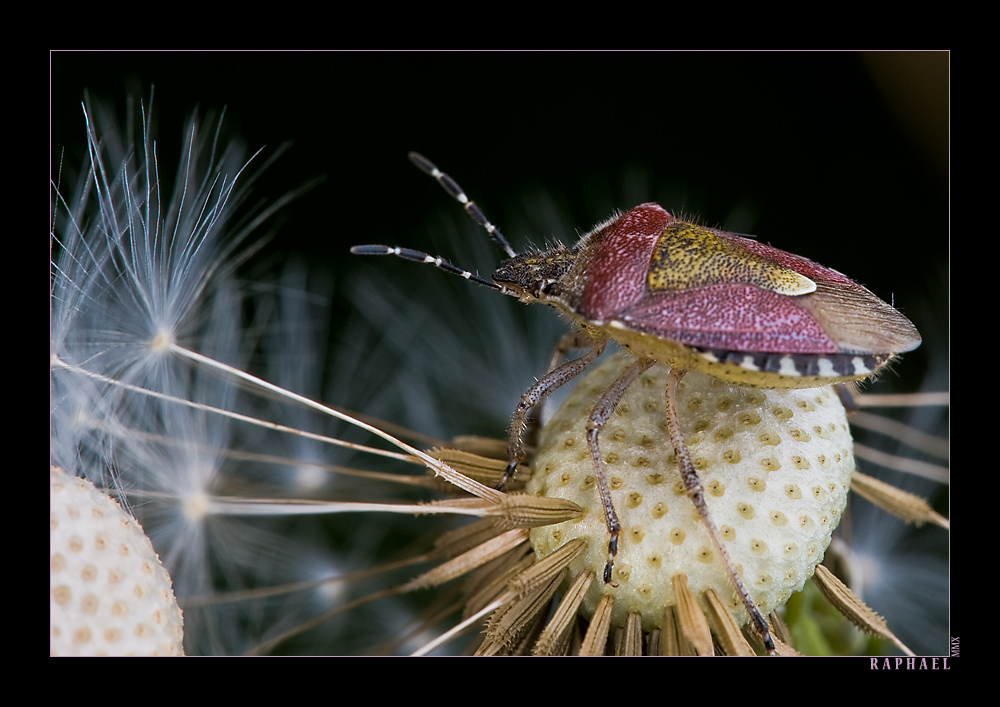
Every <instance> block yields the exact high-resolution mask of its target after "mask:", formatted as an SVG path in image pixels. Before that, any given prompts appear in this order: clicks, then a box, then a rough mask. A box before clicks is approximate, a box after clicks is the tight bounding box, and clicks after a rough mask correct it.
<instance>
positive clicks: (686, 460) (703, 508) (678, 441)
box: [666, 368, 775, 653]
mask: <svg viewBox="0 0 1000 707" xmlns="http://www.w3.org/2000/svg"><path fill="white" fill-rule="evenodd" d="M685 372H686V371H683V370H680V369H677V368H672V369H670V373H669V374H668V375H667V390H666V398H667V430H668V431H669V433H670V442H671V444H672V445H673V447H674V453H675V454H676V455H677V465H678V466H679V467H680V472H681V478H682V479H683V481H684V490H685V492H686V493H687V496H688V498H690V499H691V502H692V503H693V504H694V507H695V508H696V509H697V511H698V515H700V516H701V520H702V522H703V523H704V524H705V527H706V528H707V529H708V535H709V537H711V538H712V544H713V545H715V549H716V550H718V551H719V555H721V557H722V563H723V565H724V566H725V568H726V573H727V574H728V575H729V579H730V581H732V583H733V585H734V586H735V587H736V594H737V595H738V596H739V598H740V601H742V602H743V606H744V607H745V608H746V610H747V614H748V615H749V616H750V621H751V623H752V624H753V626H754V629H755V630H756V632H757V634H758V635H759V636H760V639H761V641H762V642H763V643H764V647H765V648H766V649H767V650H768V652H769V653H774V650H775V649H774V641H773V640H772V639H771V632H770V630H769V629H768V626H767V621H766V620H765V619H764V617H763V616H761V613H760V611H759V610H758V609H757V607H756V606H755V605H754V603H753V600H752V599H751V598H750V594H749V593H748V592H747V589H746V586H745V585H744V584H743V580H742V579H741V578H740V576H739V574H738V573H737V572H736V568H735V567H734V566H733V561H732V560H731V559H730V558H729V553H728V552H727V551H726V548H725V546H724V545H723V544H722V536H721V535H720V534H719V529H718V528H717V527H716V526H715V521H713V520H712V516H711V515H710V514H709V512H708V505H707V504H706V503H705V489H704V487H703V486H702V485H701V479H699V478H698V473H697V472H696V471H695V468H694V464H693V463H692V461H691V453H690V451H688V448H687V443H686V442H685V441H684V435H683V433H682V432H681V421H680V417H679V416H678V410H677V384H678V383H679V382H680V380H681V378H683V377H684V374H685Z"/></svg>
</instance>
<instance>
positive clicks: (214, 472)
mask: <svg viewBox="0 0 1000 707" xmlns="http://www.w3.org/2000/svg"><path fill="white" fill-rule="evenodd" d="M151 104H152V101H150V105H140V106H137V105H136V103H135V102H132V103H130V106H129V120H128V121H127V123H126V125H125V127H124V130H123V129H122V127H120V126H119V125H118V124H117V122H116V121H115V118H114V117H113V116H112V114H111V113H110V112H108V111H106V110H104V109H102V108H100V107H95V106H94V105H92V104H91V103H90V102H89V100H85V102H84V106H83V116H84V119H85V123H86V139H87V144H88V158H89V159H88V163H87V164H86V165H85V166H84V167H83V168H82V169H81V177H80V179H79V181H78V183H77V184H76V185H75V188H74V190H73V191H71V192H70V191H65V190H64V189H63V187H62V185H60V184H59V183H58V181H54V182H53V184H52V193H53V196H52V199H53V221H52V231H51V238H50V243H51V248H52V255H51V272H50V308H51V309H50V347H51V351H50V353H51V357H52V368H51V376H50V412H51V417H50V425H51V430H50V462H51V463H52V464H55V465H58V466H60V467H62V468H63V469H65V470H66V471H67V473H70V474H76V475H79V476H85V477H87V478H89V479H90V480H91V481H93V482H94V483H95V484H97V485H98V486H99V487H104V488H107V489H113V490H114V491H115V492H116V494H117V496H118V497H119V499H120V500H121V501H122V503H123V505H126V506H127V507H129V508H130V510H131V511H132V512H133V514H134V515H135V516H136V517H137V518H138V519H139V521H140V522H141V523H142V525H143V527H144V529H145V530H146V533H147V534H148V535H149V536H150V538H151V539H152V540H153V543H154V547H155V548H156V550H157V552H158V553H159V555H160V557H161V559H162V560H163V562H164V564H165V565H166V566H167V568H168V570H169V571H170V573H171V575H172V578H173V581H174V589H175V592H176V594H177V596H178V598H179V599H181V601H182V602H183V601H184V599H185V598H191V597H196V596H207V595H211V593H212V592H213V590H214V589H215V588H216V587H218V586H221V585H223V584H224V585H225V586H226V587H228V588H234V587H235V588H239V587H241V586H244V585H245V583H246V581H247V580H246V579H245V578H246V577H247V576H249V575H253V576H254V578H255V581H254V584H257V583H259V582H260V581H261V580H262V577H263V581H274V579H275V572H277V571H278V567H279V565H280V564H281V563H279V562H276V561H275V560H274V559H273V558H275V557H278V556H279V555H281V547H280V545H279V542H278V540H279V539H278V538H277V537H276V536H275V535H274V534H273V533H270V532H268V531H267V530H266V529H265V526H263V525H261V524H259V523H253V524H251V523H249V522H247V521H244V520H240V519H239V518H237V517H234V516H230V515H218V514H215V513H213V512H212V508H213V506H212V504H213V501H212V499H213V498H218V497H219V495H220V494H221V493H223V492H224V489H225V487H226V483H227V482H226V474H227V468H228V467H231V466H232V465H231V462H229V461H227V458H228V456H229V455H228V451H227V450H230V449H232V448H234V443H235V442H236V441H237V438H236V434H237V433H236V432H235V431H234V430H233V429H232V428H233V423H232V421H231V420H229V419H227V418H225V417H221V416H218V415H215V414H212V413H210V412H206V411H204V410H200V409H194V408H192V407H190V406H188V405H186V404H184V403H185V401H187V402H193V403H197V404H201V405H207V406H211V407H216V408H224V409H229V410H233V409H238V408H239V407H240V406H241V405H246V403H245V402H241V401H239V400H238V398H239V396H240V395H241V394H242V391H241V389H240V388H239V387H238V386H235V385H234V384H233V381H232V380H231V379H227V378H224V377H222V376H220V374H218V373H216V372H213V371H210V370H206V369H203V368H198V367H196V366H195V365H193V364H192V362H191V361H190V360H187V359H186V358H183V357H179V356H177V355H176V354H175V353H174V352H173V350H172V349H171V345H174V344H177V345H180V346H183V347H185V348H187V349H190V350H193V351H197V352H198V353H200V354H203V355H205V356H208V357H210V358H212V359H215V360H217V361H221V362H224V363H226V364H229V365H233V366H236V367H240V368H243V367H244V365H245V363H246V360H245V359H246V358H247V357H248V355H249V352H248V351H247V350H246V348H245V347H246V344H245V342H244V341H243V340H242V339H243V337H242V336H241V331H240V323H241V321H242V318H243V311H242V310H243V303H244V299H245V295H244V293H243V292H241V291H240V287H239V286H238V283H237V281H236V279H235V277H234V276H233V275H234V270H235V268H236V267H237V265H238V264H239V263H240V262H241V259H242V258H244V257H246V255H247V254H248V253H249V252H250V251H251V250H252V246H250V247H248V246H247V243H246V238H247V236H248V235H249V234H251V233H252V232H253V231H254V229H256V228H257V227H258V226H259V225H260V224H261V223H262V222H263V221H264V220H266V219H267V218H268V217H269V216H270V215H272V214H273V213H274V212H275V211H276V210H277V209H279V208H281V207H282V206H283V205H284V203H286V202H287V200H288V199H290V198H293V197H294V194H289V195H287V196H286V197H285V198H284V199H282V200H280V201H277V202H275V203H273V204H272V205H271V206H270V207H269V208H267V209H265V210H258V211H257V212H256V213H251V214H250V215H249V216H246V215H243V216H242V219H241V220H239V221H235V220H234V217H235V215H236V213H237V207H238V206H239V205H240V202H241V201H242V199H243V197H244V196H245V195H246V194H247V188H248V186H249V184H250V183H251V182H252V180H253V176H252V173H251V171H250V170H249V166H250V164H251V161H252V160H253V158H251V159H250V160H248V159H247V157H246V154H245V152H244V151H243V149H242V148H240V147H239V146H238V145H237V144H235V143H233V142H225V143H224V142H223V141H222V140H221V139H220V133H221V129H222V121H221V118H220V119H219V120H218V121H211V120H208V119H206V120H204V121H199V120H198V119H197V118H192V119H191V121H190V123H189V125H188V127H187V129H186V132H185V140H184V154H183V156H182V159H181V161H180V166H179V168H178V170H177V174H176V177H175V179H174V181H173V187H172V188H169V187H168V186H167V185H166V184H167V183H168V180H165V179H164V177H163V175H161V172H160V167H159V164H158V162H157V151H156V143H155V141H154V139H153V136H152V132H153V120H152V117H151V111H150V106H151ZM203 125H207V126H209V129H208V130H203V127H202V126H203ZM254 157H256V155H255V156H254ZM248 437H250V438H251V439H253V437H252V436H248ZM260 437H261V436H260V435H257V439H259V438H260ZM239 441H240V443H241V445H242V447H243V448H244V449H248V445H247V444H246V439H240V440H239ZM247 607H248V605H240V606H239V607H238V608H232V607H228V608H227V607H216V608H213V609H211V610H209V611H200V610H198V609H193V610H192V609H188V608H186V610H185V623H186V633H187V635H188V642H189V644H192V645H189V646H188V648H187V650H188V652H235V651H239V650H243V649H245V648H247V647H248V646H247V641H248V640H251V639H248V638H247V637H246V634H245V633H244V632H242V631H236V630H235V626H236V625H237V624H239V623H243V624H245V622H246V616H242V617H239V618H237V617H235V616H225V615H224V613H225V612H227V611H230V612H232V611H243V612H245V611H246V610H247Z"/></svg>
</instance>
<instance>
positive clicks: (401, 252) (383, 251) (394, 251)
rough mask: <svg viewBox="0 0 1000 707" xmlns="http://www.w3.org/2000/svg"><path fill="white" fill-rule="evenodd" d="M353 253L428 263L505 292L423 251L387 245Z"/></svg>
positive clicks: (363, 247)
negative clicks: (388, 256) (393, 256)
mask: <svg viewBox="0 0 1000 707" xmlns="http://www.w3.org/2000/svg"><path fill="white" fill-rule="evenodd" d="M351 252H352V253H354V254H355V255H395V256H396V257H398V258H402V259H403V260H412V261H413V262H415V263H427V264H428V265H433V266H434V267H436V268H440V269H441V270H444V271H445V272H450V273H451V274H452V275H458V276H459V277H464V278H465V279H466V280H470V281H472V282H475V283H476V284H477V285H482V286H484V287H489V288H490V289H491V290H499V291H500V292H503V291H504V290H503V289H502V288H501V287H500V286H499V285H498V284H496V283H495V282H491V281H490V280H485V279H483V278H481V277H479V276H478V275H474V274H473V273H471V272H469V271H468V270H463V269H462V268H460V267H458V266H457V265H455V264H453V263H450V262H448V261H447V260H445V259H444V258H442V257H440V256H434V255H430V254H429V253H425V252H423V251H422V250H412V249H410V248H399V247H391V246H387V245H356V246H352V247H351Z"/></svg>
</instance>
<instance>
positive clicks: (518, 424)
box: [496, 337, 608, 490]
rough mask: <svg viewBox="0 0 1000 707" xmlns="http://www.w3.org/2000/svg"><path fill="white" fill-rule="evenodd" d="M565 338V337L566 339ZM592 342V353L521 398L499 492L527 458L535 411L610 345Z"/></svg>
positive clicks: (550, 374)
mask: <svg viewBox="0 0 1000 707" xmlns="http://www.w3.org/2000/svg"><path fill="white" fill-rule="evenodd" d="M565 338H566V337H563V339H565ZM588 338H589V340H590V345H591V347H592V348H591V349H590V351H588V352H587V353H585V354H584V355H583V356H581V357H580V358H574V359H573V360H572V361H568V362H567V363H564V364H563V365H561V366H559V367H558V368H556V369H555V370H553V371H549V372H548V373H547V374H545V375H544V376H542V378H541V380H539V381H538V382H536V383H535V384H534V385H533V386H531V387H530V388H528V389H527V390H526V391H524V395H522V396H521V401H520V402H519V403H518V404H517V409H516V410H514V415H513V416H512V417H511V420H510V440H509V442H508V444H507V455H508V458H509V459H510V463H509V464H507V468H506V469H504V472H503V476H502V477H501V478H500V483H498V484H497V486H496V488H497V489H500V490H503V487H504V486H505V485H506V484H507V482H508V481H510V480H511V478H513V476H514V472H515V471H516V470H517V465H518V464H520V463H521V462H523V461H524V460H525V458H526V457H527V453H526V452H525V451H524V431H525V428H526V427H527V426H528V413H529V412H531V409H532V408H533V407H535V406H536V405H538V404H539V403H540V402H542V400H544V399H545V396H546V395H548V394H549V393H551V392H552V391H553V390H555V389H556V388H558V387H559V386H561V385H562V384H563V383H566V382H567V381H570V380H572V379H573V378H575V377H576V376H578V375H580V373H582V372H583V371H584V369H586V368H587V366H589V365H590V364H591V363H593V362H594V360H595V359H596V358H597V357H598V356H600V355H601V353H603V352H604V347H605V346H606V345H607V343H608V341H607V339H603V338H602V339H596V338H591V337H588ZM560 343H562V341H560Z"/></svg>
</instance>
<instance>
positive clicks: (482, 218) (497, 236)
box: [409, 152, 517, 258]
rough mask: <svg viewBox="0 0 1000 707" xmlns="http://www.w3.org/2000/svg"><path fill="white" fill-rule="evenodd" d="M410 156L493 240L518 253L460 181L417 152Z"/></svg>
mask: <svg viewBox="0 0 1000 707" xmlns="http://www.w3.org/2000/svg"><path fill="white" fill-rule="evenodd" d="M409 157H410V162H412V163H413V164H415V165H416V166H417V167H419V168H420V171H421V172H423V173H424V174H429V175H430V176H432V177H434V179H436V180H437V181H438V184H440V185H441V186H442V187H443V188H444V190H445V191H446V192H448V194H449V195H451V198H452V199H455V200H456V201H457V202H458V203H460V204H461V205H462V207H463V208H464V209H465V213H467V214H469V216H471V217H472V220H473V221H475V222H476V223H478V224H479V225H480V226H482V227H483V228H485V229H486V232H487V233H489V234H490V236H492V238H493V240H495V241H496V242H497V243H499V244H500V247H501V248H503V249H504V250H505V251H506V252H507V255H509V256H510V257H512V258H513V257H514V256H516V255H517V253H516V252H515V251H514V249H513V248H511V245H510V243H508V242H507V239H506V238H504V236H503V234H502V233H500V229H499V228H497V227H496V226H494V225H493V224H492V223H490V222H489V219H487V218H486V214H484V213H483V210H482V209H480V208H479V206H477V205H476V202H474V201H473V200H472V199H470V198H469V197H468V196H466V194H465V192H464V191H463V190H462V187H460V186H458V183H457V182H456V181H455V180H454V179H452V178H451V177H449V176H448V175H447V174H445V173H444V172H442V171H441V170H440V169H438V168H437V167H436V166H435V165H434V163H433V162H431V161H430V160H429V159H427V158H426V157H424V156H423V155H421V154H419V153H417V152H411V153H410V155H409Z"/></svg>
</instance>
